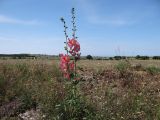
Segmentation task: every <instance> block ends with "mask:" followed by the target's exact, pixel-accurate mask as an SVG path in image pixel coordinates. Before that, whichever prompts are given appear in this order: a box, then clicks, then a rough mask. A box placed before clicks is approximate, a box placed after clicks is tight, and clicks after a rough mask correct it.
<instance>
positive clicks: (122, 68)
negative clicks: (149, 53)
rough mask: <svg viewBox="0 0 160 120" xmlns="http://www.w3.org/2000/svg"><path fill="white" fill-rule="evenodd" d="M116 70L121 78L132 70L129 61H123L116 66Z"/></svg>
mask: <svg viewBox="0 0 160 120" xmlns="http://www.w3.org/2000/svg"><path fill="white" fill-rule="evenodd" d="M115 68H116V69H117V70H118V71H119V72H120V76H121V77H124V75H125V74H126V73H127V72H128V70H129V68H130V63H129V62H127V61H121V62H119V63H118V64H116V65H115Z"/></svg>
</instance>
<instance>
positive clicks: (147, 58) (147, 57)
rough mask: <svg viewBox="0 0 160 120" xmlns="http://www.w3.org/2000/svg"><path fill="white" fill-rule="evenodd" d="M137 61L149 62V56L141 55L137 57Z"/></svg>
mask: <svg viewBox="0 0 160 120" xmlns="http://www.w3.org/2000/svg"><path fill="white" fill-rule="evenodd" d="M136 59H138V60H149V56H140V55H137V56H136Z"/></svg>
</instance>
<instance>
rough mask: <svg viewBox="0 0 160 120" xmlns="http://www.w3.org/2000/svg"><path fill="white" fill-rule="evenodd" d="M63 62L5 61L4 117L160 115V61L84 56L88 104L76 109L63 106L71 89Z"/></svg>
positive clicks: (0, 77) (136, 119)
mask: <svg viewBox="0 0 160 120" xmlns="http://www.w3.org/2000/svg"><path fill="white" fill-rule="evenodd" d="M58 62H59V61H58V60H45V59H44V60H39V59H37V60H31V59H30V60H0V118H1V119H2V120H8V119H9V120H14V119H15V120H17V119H20V118H21V119H22V118H23V117H25V115H24V114H23V113H25V112H26V111H32V112H33V114H34V116H36V118H35V119H37V120H40V119H44V120H52V119H53V120H55V119H56V120H59V119H60V120H68V119H71V118H72V119H76V120H81V119H87V120H88V119H89V120H90V119H92V120H94V119H95V120H159V119H160V104H159V103H160V60H129V61H128V60H122V61H121V60H119V61H118V60H80V61H79V62H78V67H77V71H78V74H79V84H77V89H78V92H79V94H80V95H81V96H82V97H81V98H80V99H78V101H80V103H81V104H83V106H79V107H75V106H72V105H71V107H73V108H74V110H75V111H73V109H71V108H67V107H66V108H63V107H59V105H60V103H63V102H64V100H65V98H66V97H67V96H70V92H68V84H69V81H65V80H64V79H63V77H62V75H61V72H60V71H59V68H58ZM73 105H74V104H73ZM64 109H65V110H64ZM64 111H65V112H64ZM62 113H63V114H62ZM31 116H32V115H31Z"/></svg>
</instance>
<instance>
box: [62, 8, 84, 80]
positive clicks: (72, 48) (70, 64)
mask: <svg viewBox="0 0 160 120" xmlns="http://www.w3.org/2000/svg"><path fill="white" fill-rule="evenodd" d="M61 21H62V22H63V24H64V33H65V37H66V41H65V42H64V43H65V47H64V48H65V50H66V52H67V54H65V55H64V54H60V69H61V71H62V73H63V76H64V78H67V79H71V76H73V75H74V77H76V62H77V60H79V59H80V55H81V53H79V51H80V44H79V42H78V41H77V37H76V36H75V32H76V30H77V29H76V26H75V16H74V8H72V24H73V29H72V31H73V33H72V37H73V38H72V39H70V38H68V35H67V28H68V27H67V26H66V22H65V20H64V18H61ZM68 54H70V55H71V56H72V57H73V58H74V61H71V60H70V57H71V56H69V55H68Z"/></svg>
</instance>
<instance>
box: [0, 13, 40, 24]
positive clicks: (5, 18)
mask: <svg viewBox="0 0 160 120" xmlns="http://www.w3.org/2000/svg"><path fill="white" fill-rule="evenodd" d="M0 23H8V24H22V25H38V24H40V22H39V21H37V20H21V19H16V18H11V17H8V16H5V15H0Z"/></svg>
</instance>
